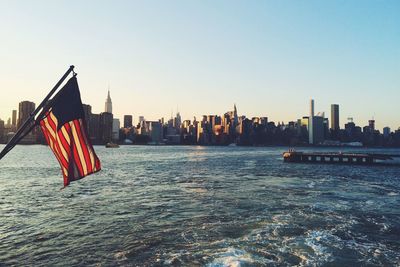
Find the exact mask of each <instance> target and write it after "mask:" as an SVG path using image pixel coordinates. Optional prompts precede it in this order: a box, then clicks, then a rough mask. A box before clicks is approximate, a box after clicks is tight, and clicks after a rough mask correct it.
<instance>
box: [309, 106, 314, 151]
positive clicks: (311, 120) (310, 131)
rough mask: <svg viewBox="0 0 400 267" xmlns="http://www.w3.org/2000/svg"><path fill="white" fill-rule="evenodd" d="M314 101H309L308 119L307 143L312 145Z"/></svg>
mask: <svg viewBox="0 0 400 267" xmlns="http://www.w3.org/2000/svg"><path fill="white" fill-rule="evenodd" d="M313 126H314V99H311V100H310V116H309V117H308V143H310V144H314V127H313Z"/></svg>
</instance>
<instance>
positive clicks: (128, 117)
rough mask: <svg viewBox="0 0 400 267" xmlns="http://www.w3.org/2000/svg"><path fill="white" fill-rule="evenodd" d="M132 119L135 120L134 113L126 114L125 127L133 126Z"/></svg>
mask: <svg viewBox="0 0 400 267" xmlns="http://www.w3.org/2000/svg"><path fill="white" fill-rule="evenodd" d="M132 121H133V117H132V115H124V128H131V127H132Z"/></svg>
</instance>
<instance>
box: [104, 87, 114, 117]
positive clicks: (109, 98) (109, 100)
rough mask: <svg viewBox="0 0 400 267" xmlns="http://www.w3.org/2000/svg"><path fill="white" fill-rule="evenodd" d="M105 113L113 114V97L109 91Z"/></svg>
mask: <svg viewBox="0 0 400 267" xmlns="http://www.w3.org/2000/svg"><path fill="white" fill-rule="evenodd" d="M104 112H108V113H112V102H111V97H110V90H108V94H107V99H106V103H105V109H104Z"/></svg>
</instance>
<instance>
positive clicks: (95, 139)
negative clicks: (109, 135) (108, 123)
mask: <svg viewBox="0 0 400 267" xmlns="http://www.w3.org/2000/svg"><path fill="white" fill-rule="evenodd" d="M88 121H89V139H90V140H91V142H92V144H96V145H99V144H102V140H101V139H102V134H101V131H100V114H90V116H89V120H88Z"/></svg>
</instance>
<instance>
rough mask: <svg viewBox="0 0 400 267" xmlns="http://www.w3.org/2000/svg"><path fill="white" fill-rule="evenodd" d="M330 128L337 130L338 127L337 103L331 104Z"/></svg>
mask: <svg viewBox="0 0 400 267" xmlns="http://www.w3.org/2000/svg"><path fill="white" fill-rule="evenodd" d="M331 129H332V130H334V131H338V130H339V129H340V125H339V105H337V104H332V105H331Z"/></svg>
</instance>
